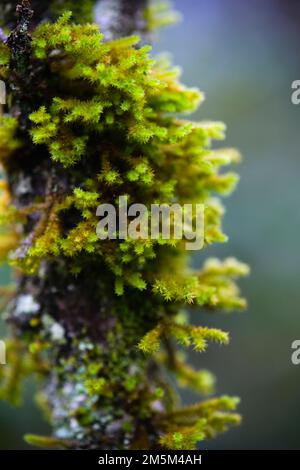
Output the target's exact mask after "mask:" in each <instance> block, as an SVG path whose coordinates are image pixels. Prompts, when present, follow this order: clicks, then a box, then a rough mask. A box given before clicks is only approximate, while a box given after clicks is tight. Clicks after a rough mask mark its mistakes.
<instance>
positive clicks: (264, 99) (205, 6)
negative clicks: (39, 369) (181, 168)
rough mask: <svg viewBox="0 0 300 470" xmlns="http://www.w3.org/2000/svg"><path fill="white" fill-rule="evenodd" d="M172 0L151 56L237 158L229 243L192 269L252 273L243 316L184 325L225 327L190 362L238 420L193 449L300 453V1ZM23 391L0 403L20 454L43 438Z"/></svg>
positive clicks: (0, 418)
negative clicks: (220, 262) (221, 267)
mask: <svg viewBox="0 0 300 470" xmlns="http://www.w3.org/2000/svg"><path fill="white" fill-rule="evenodd" d="M174 3H175V6H176V8H177V9H178V10H180V11H181V12H182V14H183V18H184V19H183V21H182V22H181V23H180V24H179V25H177V26H176V27H172V28H169V29H167V30H165V31H164V32H163V33H162V34H161V39H160V42H159V43H158V44H157V45H156V46H155V50H156V51H162V50H168V51H171V53H172V54H173V57H174V62H175V63H176V64H179V65H181V66H182V68H183V70H184V73H183V80H184V82H185V83H186V84H188V85H192V86H195V85H196V86H199V87H200V89H201V90H202V91H204V92H205V94H206V98H207V99H206V102H205V103H204V104H203V105H202V107H201V109H200V110H199V112H198V113H197V118H200V119H202V118H203V119H216V120H223V121H224V122H225V123H226V124H227V126H228V132H227V142H226V145H228V146H235V147H238V148H239V149H240V150H241V152H242V153H243V155H244V162H243V164H242V165H241V167H240V168H239V172H240V174H241V182H240V185H239V187H238V190H237V191H236V192H235V193H234V195H233V196H232V197H230V198H229V199H228V200H226V201H225V204H226V207H227V214H226V217H225V222H224V225H225V231H226V233H227V234H228V235H229V237H230V240H229V243H228V244H227V245H221V246H218V247H213V248H210V249H209V250H207V251H206V252H201V253H200V254H199V255H198V256H197V257H196V259H195V260H194V264H195V265H196V266H199V265H200V264H201V263H202V261H203V259H204V258H206V257H207V256H208V255H217V256H219V257H220V258H223V257H226V256H228V255H234V256H236V257H238V258H239V259H241V260H242V261H245V262H247V263H249V264H250V265H251V268H252V274H251V277H250V278H248V279H246V280H244V281H243V282H242V283H241V284H242V288H243V292H244V294H245V296H246V297H247V298H248V301H249V309H248V311H247V312H246V313H242V314H241V313H239V314H232V315H212V314H207V313H203V312H200V311H199V312H198V313H197V314H196V315H195V318H194V320H195V321H197V322H200V323H202V324H206V325H215V326H218V327H221V328H223V329H225V330H228V331H230V332H231V338H232V339H231V344H230V346H229V347H217V346H211V347H210V349H209V351H208V353H206V354H204V355H200V356H199V355H197V356H196V355H193V356H192V360H193V362H194V364H195V365H197V366H198V367H206V368H209V369H211V370H212V371H213V372H215V373H216V375H217V377H218V392H220V393H228V394H234V395H239V396H240V397H241V398H242V404H241V412H242V414H243V417H244V420H243V424H242V426H241V427H239V428H236V429H234V430H231V431H230V432H229V433H227V434H225V435H222V436H220V437H218V438H217V439H216V440H214V441H212V442H209V443H207V442H205V443H204V444H203V446H204V448H207V447H209V448H226V449H239V448H252V449H283V448H284V449H292V448H294V449H296V448H298V449H299V448H300V440H299V434H300V403H299V398H298V397H299V390H300V366H298V367H297V366H294V365H292V363H291V343H292V341H293V340H294V339H299V338H300V320H299V315H300V288H299V287H300V286H299V281H300V253H299V233H300V210H299V207H300V190H299V177H300V159H299V143H300V135H299V127H300V106H299V107H297V106H295V105H292V104H291V99H290V96H291V83H292V81H293V80H296V79H300V8H299V5H298V4H299V2H297V1H287V0H264V1H262V0H177V1H175V2H174ZM297 5H298V6H297ZM3 276H4V275H3ZM1 335H2V333H0V337H1ZM32 395H33V386H32V385H30V384H29V385H28V386H27V387H26V394H25V400H24V406H23V407H21V408H20V409H18V410H15V409H13V408H11V407H10V406H9V405H7V404H0V448H2V449H8V448H12V449H17V448H21V447H26V446H25V445H24V443H23V441H22V435H23V434H24V433H25V432H28V431H30V432H33V433H48V432H49V428H48V426H47V425H46V424H45V423H44V422H43V420H42V418H41V416H40V413H39V411H38V410H37V408H36V407H35V405H34V403H33V399H32ZM193 399H195V397H194V396H192V395H188V394H187V395H185V400H186V401H193Z"/></svg>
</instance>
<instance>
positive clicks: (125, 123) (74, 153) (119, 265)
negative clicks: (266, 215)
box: [0, 2, 248, 449]
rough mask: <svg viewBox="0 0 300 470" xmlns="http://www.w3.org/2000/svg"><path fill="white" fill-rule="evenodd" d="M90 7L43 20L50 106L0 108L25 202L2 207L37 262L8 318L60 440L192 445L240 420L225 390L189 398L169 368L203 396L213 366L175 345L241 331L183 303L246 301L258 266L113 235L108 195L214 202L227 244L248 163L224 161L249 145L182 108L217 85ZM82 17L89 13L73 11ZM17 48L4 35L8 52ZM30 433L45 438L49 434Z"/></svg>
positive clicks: (42, 95) (214, 229) (37, 47)
mask: <svg viewBox="0 0 300 470" xmlns="http://www.w3.org/2000/svg"><path fill="white" fill-rule="evenodd" d="M70 3H72V4H73V3H74V2H70ZM91 3H92V2H91ZM90 6H91V5H90V2H86V3H85V4H83V2H82V3H80V4H78V9H76V11H75V15H74V16H73V19H71V13H69V12H64V14H63V15H62V16H61V17H60V18H59V19H58V21H57V22H55V23H43V24H41V25H40V26H38V27H37V28H36V29H35V30H34V31H33V33H32V42H30V44H31V51H30V58H29V59H30V61H31V63H32V64H34V67H36V69H37V70H38V71H41V74H42V76H41V80H40V83H41V84H42V85H41V87H42V88H41V89H38V90H37V97H38V99H37V102H38V104H36V103H35V100H33V102H32V103H31V106H30V107H31V109H30V112H29V113H28V115H26V116H25V118H26V119H25V120H24V116H22V119H23V120H22V126H21V124H20V122H21V121H20V120H18V119H16V118H14V117H11V116H5V117H2V118H1V119H0V160H1V162H2V165H3V166H4V168H5V170H6V173H7V179H8V182H9V185H8V188H6V196H5V197H6V200H7V198H9V197H10V196H9V190H10V192H11V196H12V197H13V198H14V201H16V202H17V204H16V205H15V207H14V209H13V211H12V212H9V209H8V207H7V204H6V205H5V204H1V206H0V208H1V210H2V212H3V213H4V215H3V217H4V219H3V220H5V218H6V220H7V221H9V223H10V225H12V227H14V228H15V230H16V228H18V232H19V235H18V236H19V238H20V239H18V240H17V241H16V240H15V239H14V244H15V245H16V243H17V249H15V250H14V251H12V249H11V248H12V246H11V245H10V244H7V243H6V244H5V243H4V245H3V246H4V249H3V250H2V251H3V252H7V255H8V257H9V259H10V262H11V263H12V264H13V265H14V266H16V267H17V268H18V269H21V270H22V271H23V273H24V278H23V279H24V283H23V286H22V289H24V292H23V291H21V292H19V294H18V295H19V297H16V302H15V305H14V306H13V307H12V310H11V313H10V320H11V322H12V323H13V324H14V325H15V329H16V331H17V332H18V335H19V336H20V337H21V338H22V341H23V343H24V345H26V346H27V347H29V350H30V353H31V355H34V357H35V358H36V362H34V366H33V368H32V370H33V371H36V372H38V375H39V376H40V378H41V379H42V383H43V399H41V400H40V402H42V403H43V407H45V403H47V409H48V413H47V414H48V415H49V418H50V420H51V422H52V425H53V429H54V435H55V437H54V438H49V439H48V443H49V446H50V445H51V446H53V445H56V444H57V445H58V446H60V445H63V446H66V447H75V448H98V449H99V448H118V449H128V448H143V449H144V448H150V449H153V448H160V447H163V448H174V449H191V448H194V447H195V446H196V444H197V442H198V441H199V440H202V439H204V438H207V437H212V436H213V435H215V434H216V433H217V432H221V431H224V430H225V429H227V428H228V426H230V425H233V424H237V423H238V422H239V417H238V416H237V415H236V414H235V413H232V411H234V410H235V407H236V405H237V402H236V400H235V399H231V398H227V397H225V398H220V399H216V400H212V401H207V402H205V401H204V402H203V401H202V402H200V403H199V404H196V405H195V406H194V407H191V408H183V409H181V408H178V406H177V403H176V399H174V392H173V391H172V390H170V386H169V384H168V382H167V380H166V375H165V370H166V369H168V370H169V371H170V372H171V373H172V374H174V376H175V377H176V378H177V379H178V382H179V384H180V385H181V386H189V387H191V388H193V389H194V390H197V391H198V392H200V393H201V394H208V393H211V392H212V391H213V385H214V379H213V377H212V376H211V375H210V374H209V373H208V372H207V371H199V372H197V371H194V370H193V369H192V368H190V367H189V366H188V365H187V364H186V363H185V359H184V358H183V357H182V355H181V354H180V353H178V352H177V349H176V345H177V344H178V345H179V348H181V347H182V346H184V347H189V346H190V347H193V348H194V349H195V350H197V351H199V352H203V351H205V350H206V348H207V347H208V342H211V341H212V342H216V343H220V344H227V343H228V341H229V336H228V334H227V333H225V332H223V331H221V330H218V329H210V328H207V327H204V326H197V327H195V326H192V325H190V324H189V323H188V321H187V319H186V318H183V316H182V315H181V312H182V309H183V308H185V307H191V306H195V307H197V306H205V307H209V308H210V309H218V310H219V309H222V310H232V309H243V308H244V307H245V300H244V299H243V298H241V296H240V293H239V289H238V287H237V284H236V279H237V278H238V277H240V276H244V275H246V274H247V272H248V268H247V267H246V266H245V265H244V264H242V263H239V262H237V261H236V260H234V259H228V260H225V261H224V262H220V261H218V260H209V261H207V262H206V263H205V264H204V266H203V268H202V269H199V270H191V269H190V268H188V258H187V253H186V250H185V247H184V242H183V241H182V240H174V239H171V240H162V239H159V240H146V241H145V240H123V241H122V240H102V241H101V240H99V239H98V237H97V235H96V227H97V223H98V220H97V217H96V208H97V206H98V205H99V204H101V203H110V204H116V203H117V201H118V198H119V196H121V195H124V194H126V195H127V196H128V201H129V202H130V203H132V202H142V203H144V204H145V205H146V206H147V207H150V205H151V204H153V203H169V204H171V203H172V202H174V201H176V202H178V203H183V204H186V203H203V204H205V224H206V233H205V246H207V245H209V244H212V243H217V242H224V241H226V240H227V238H226V236H225V235H224V233H223V231H222V217H223V212H224V210H223V207H222V205H221V203H220V201H219V199H218V197H221V196H222V195H224V194H228V193H229V192H230V191H231V190H233V189H234V187H235V185H236V182H237V179H238V178H237V175H236V174H235V173H233V172H232V171H231V170H230V171H226V170H225V171H224V167H226V166H228V165H231V164H235V163H237V162H238V161H239V159H240V157H239V154H238V152H236V151H234V150H232V149H219V150H213V148H212V147H213V145H212V143H213V140H220V139H223V138H224V130H225V127H224V125H223V124H222V123H219V122H206V121H205V122H193V121H189V120H187V119H182V118H180V117H179V115H183V114H184V115H187V114H189V113H192V112H194V111H195V110H196V109H197V108H198V106H199V105H200V104H201V102H202V101H203V94H202V93H200V92H199V91H198V90H196V89H188V88H186V87H185V86H183V85H182V84H181V82H180V76H179V73H178V70H177V69H174V68H173V67H172V66H171V65H170V64H169V63H168V62H165V61H163V60H157V61H156V60H154V59H153V57H152V56H151V52H150V48H149V47H148V46H144V47H139V39H138V38H137V37H127V38H122V39H118V40H115V41H109V42H106V41H105V40H104V39H105V38H103V36H102V34H101V32H100V31H99V29H98V27H97V26H96V25H90V24H86V22H87V20H88V18H87V17H88V16H89V14H90ZM64 7H65V3H64ZM55 8H61V6H60V2H56V3H55ZM81 8H83V10H82V9H81ZM55 11H56V10H55ZM148 14H149V12H148ZM78 15H80V17H81V22H82V23H83V24H81V25H80V24H75V23H74V22H73V21H74V19H75V20H77V17H78ZM9 55H10V50H9V48H8V47H7V46H1V50H0V60H1V62H0V65H2V66H3V67H7V65H8V57H9ZM11 66H12V65H11V64H10V67H11ZM11 80H13V74H11ZM10 90H11V92H10V95H11V96H10V99H13V98H14V91H13V90H14V88H13V87H12V86H11V87H10ZM24 121H25V123H26V125H25V127H24ZM37 175H38V176H37ZM26 178H27V180H26ZM25 180H26V181H28V180H29V181H30V184H28V185H27V186H28V188H27V187H26V188H25V189H23V188H24V185H23V187H22V190H21V191H20V189H18V184H17V182H18V181H19V182H20V181H21V182H23V183H24V181H25ZM22 191H23V192H22ZM20 194H22V196H20ZM24 194H25V196H24ZM20 227H21V229H22V230H20ZM6 241H7V240H6ZM0 243H1V242H0ZM24 295H25V297H26V295H27V296H28V295H29V296H30V299H28V298H25V301H26V302H25V307H24ZM20 296H21V297H20ZM22 296H23V303H22V302H20V298H21V300H22ZM28 303H29V306H31V310H30V308H29V307H28ZM22 309H23V310H22ZM149 355H150V356H151V357H149ZM41 365H43V367H41ZM21 369H22V368H21ZM19 375H20V376H22V375H24V374H23V372H22V373H21V374H19ZM40 398H41V396H40ZM28 439H29V441H30V442H32V443H34V444H40V445H45V446H46V445H47V438H42V439H41V440H40V441H39V439H38V438H36V437H29V438H28Z"/></svg>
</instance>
